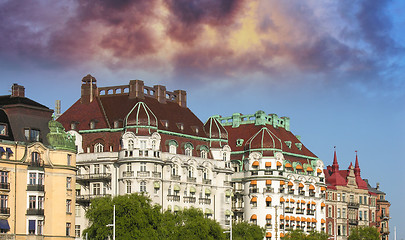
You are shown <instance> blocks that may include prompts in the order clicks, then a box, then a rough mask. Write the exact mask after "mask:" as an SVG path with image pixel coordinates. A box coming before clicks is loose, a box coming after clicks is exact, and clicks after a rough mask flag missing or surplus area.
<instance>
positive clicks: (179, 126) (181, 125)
mask: <svg viewBox="0 0 405 240" xmlns="http://www.w3.org/2000/svg"><path fill="white" fill-rule="evenodd" d="M176 125H177V127H178V128H179V129H180V130H181V131H183V130H184V124H183V123H176Z"/></svg>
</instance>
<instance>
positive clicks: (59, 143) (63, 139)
mask: <svg viewBox="0 0 405 240" xmlns="http://www.w3.org/2000/svg"><path fill="white" fill-rule="evenodd" d="M48 127H49V130H50V132H49V133H48V134H47V135H46V137H47V139H48V142H49V144H50V145H51V146H52V147H54V148H55V149H60V150H70V151H76V145H75V137H74V136H72V135H70V134H68V133H66V132H65V128H64V127H63V126H62V124H61V123H59V122H57V121H54V120H51V121H49V123H48Z"/></svg>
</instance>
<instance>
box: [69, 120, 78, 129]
mask: <svg viewBox="0 0 405 240" xmlns="http://www.w3.org/2000/svg"><path fill="white" fill-rule="evenodd" d="M76 129H77V122H71V123H70V130H76Z"/></svg>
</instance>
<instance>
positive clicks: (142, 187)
mask: <svg viewBox="0 0 405 240" xmlns="http://www.w3.org/2000/svg"><path fill="white" fill-rule="evenodd" d="M139 191H140V192H146V182H145V181H142V182H141V184H140V188H139Z"/></svg>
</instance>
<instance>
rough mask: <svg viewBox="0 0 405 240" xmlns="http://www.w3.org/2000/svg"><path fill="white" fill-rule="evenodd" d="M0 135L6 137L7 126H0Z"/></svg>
mask: <svg viewBox="0 0 405 240" xmlns="http://www.w3.org/2000/svg"><path fill="white" fill-rule="evenodd" d="M0 135H3V136H7V125H6V124H0Z"/></svg>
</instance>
